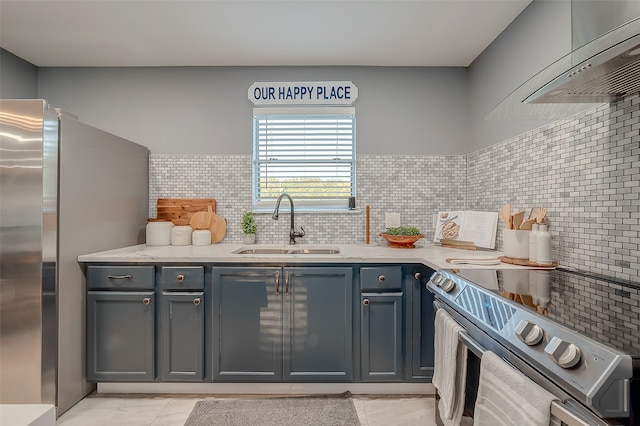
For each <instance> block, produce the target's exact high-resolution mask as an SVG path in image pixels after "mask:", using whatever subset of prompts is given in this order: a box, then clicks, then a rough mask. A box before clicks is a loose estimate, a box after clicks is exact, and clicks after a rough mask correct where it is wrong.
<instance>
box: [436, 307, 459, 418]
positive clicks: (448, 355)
mask: <svg viewBox="0 0 640 426" xmlns="http://www.w3.org/2000/svg"><path fill="white" fill-rule="evenodd" d="M463 330H464V329H463V328H462V327H461V326H460V325H459V324H458V323H457V322H456V321H455V320H454V319H453V318H451V316H450V315H449V314H448V313H447V312H446V311H445V310H444V309H438V310H437V311H436V318H435V325H434V333H435V336H434V351H435V355H434V371H433V380H432V382H433V386H435V388H436V389H437V390H438V394H439V395H440V402H439V403H438V410H439V411H440V417H441V420H442V422H443V423H444V424H445V425H456V426H457V425H460V422H461V419H462V412H463V410H464V392H465V384H466V377H467V348H466V346H464V345H463V344H462V343H460V341H459V340H458V334H459V333H460V332H461V331H463Z"/></svg>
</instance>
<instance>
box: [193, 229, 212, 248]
mask: <svg viewBox="0 0 640 426" xmlns="http://www.w3.org/2000/svg"><path fill="white" fill-rule="evenodd" d="M191 244H193V245H194V246H208V245H211V231H209V230H208V229H196V230H194V231H193V233H192V234H191Z"/></svg>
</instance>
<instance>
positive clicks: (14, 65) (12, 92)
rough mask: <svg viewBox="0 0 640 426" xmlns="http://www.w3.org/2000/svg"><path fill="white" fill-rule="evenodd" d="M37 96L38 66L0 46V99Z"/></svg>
mask: <svg viewBox="0 0 640 426" xmlns="http://www.w3.org/2000/svg"><path fill="white" fill-rule="evenodd" d="M37 97H38V67H36V66H35V65H33V64H32V63H30V62H27V61H25V60H24V59H21V58H19V57H17V56H16V55H14V54H13V53H11V52H9V51H8V50H4V49H2V48H0V99H35V98H37Z"/></svg>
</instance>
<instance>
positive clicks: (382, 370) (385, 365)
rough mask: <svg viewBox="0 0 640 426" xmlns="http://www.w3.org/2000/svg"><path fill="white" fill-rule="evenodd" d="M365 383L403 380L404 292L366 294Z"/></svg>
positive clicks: (363, 335) (363, 316) (363, 312)
mask: <svg viewBox="0 0 640 426" xmlns="http://www.w3.org/2000/svg"><path fill="white" fill-rule="evenodd" d="M361 305H362V308H361V310H360V319H361V327H362V328H361V338H360V340H361V342H362V349H361V358H360V359H361V361H360V362H361V368H362V381H365V382H390V381H391V382H400V381H402V366H403V362H402V354H403V351H402V346H403V345H402V342H403V338H402V312H403V310H402V292H393V293H362V295H361Z"/></svg>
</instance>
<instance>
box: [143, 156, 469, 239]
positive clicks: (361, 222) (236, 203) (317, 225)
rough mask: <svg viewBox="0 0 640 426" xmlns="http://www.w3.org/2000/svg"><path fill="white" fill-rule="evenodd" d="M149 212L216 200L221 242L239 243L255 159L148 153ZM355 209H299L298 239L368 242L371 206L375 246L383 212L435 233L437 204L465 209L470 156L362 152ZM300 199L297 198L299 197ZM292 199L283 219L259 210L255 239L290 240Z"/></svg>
mask: <svg viewBox="0 0 640 426" xmlns="http://www.w3.org/2000/svg"><path fill="white" fill-rule="evenodd" d="M149 164H150V169H149V186H150V188H149V217H155V216H156V202H157V199H158V198H215V199H216V209H217V213H218V214H219V215H221V216H223V217H225V218H226V219H227V235H226V237H225V239H224V240H223V241H222V243H241V242H242V234H241V232H240V219H241V217H242V213H243V212H244V211H245V210H250V209H251V156H249V155H247V156H216V155H159V154H153V155H151V157H150V163H149ZM356 167H357V171H356V172H357V194H356V211H355V212H351V213H302V212H299V211H298V212H296V217H295V219H296V227H300V226H302V227H303V228H304V229H305V232H306V236H305V237H304V238H301V239H299V242H300V243H316V244H329V243H336V244H338V243H342V244H345V243H346V244H358V243H364V242H365V226H366V215H365V207H366V206H367V205H369V206H370V211H371V220H370V229H371V232H370V242H371V243H372V244H378V243H379V242H381V240H382V239H381V238H380V237H379V236H378V234H379V233H380V232H383V231H384V229H385V228H384V212H398V213H400V219H401V223H402V224H403V225H405V226H415V227H417V228H418V229H420V230H421V231H422V232H423V233H424V234H425V239H424V240H421V241H420V243H423V244H425V243H426V244H428V242H429V241H430V239H432V238H433V231H434V230H433V226H432V221H431V217H432V214H433V213H435V212H437V211H438V209H441V210H442V209H454V208H455V209H460V208H463V207H464V203H465V197H464V188H465V182H466V160H465V158H464V157H462V156H442V157H437V156H431V157H428V156H422V157H420V156H418V157H416V156H367V155H361V156H359V157H358V161H357V164H356ZM294 204H295V199H294ZM288 209H289V206H288V203H287V202H286V201H285V202H283V204H282V206H281V211H282V214H281V215H280V220H278V221H275V220H273V219H271V214H270V213H269V214H257V215H256V224H257V227H258V233H257V235H256V242H258V243H269V244H278V243H288V242H289V227H290V219H289V214H288Z"/></svg>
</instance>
